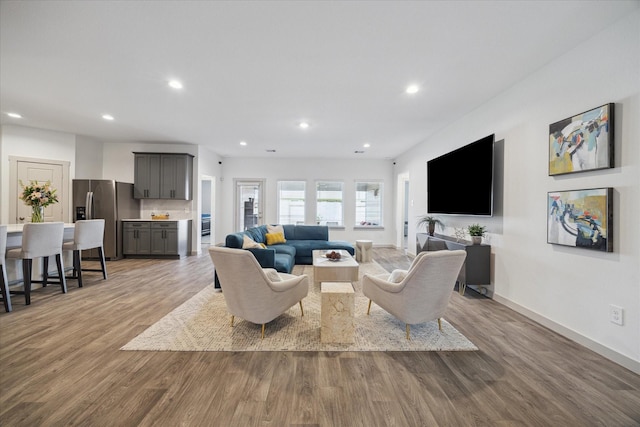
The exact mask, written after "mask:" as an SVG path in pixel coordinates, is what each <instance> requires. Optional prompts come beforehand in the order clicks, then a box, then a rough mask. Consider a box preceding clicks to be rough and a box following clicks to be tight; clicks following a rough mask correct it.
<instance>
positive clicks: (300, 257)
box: [215, 224, 355, 288]
mask: <svg viewBox="0 0 640 427" xmlns="http://www.w3.org/2000/svg"><path fill="white" fill-rule="evenodd" d="M282 228H283V229H284V238H285V240H286V242H285V243H280V244H277V245H267V238H266V235H267V226H266V225H260V226H258V227H253V228H249V229H247V230H245V231H240V232H237V233H232V234H228V235H227V237H226V239H225V246H226V247H228V248H238V249H242V244H243V242H244V236H245V235H246V236H249V237H251V239H252V240H254V241H255V242H257V243H264V244H265V246H266V248H248V249H245V250H247V251H251V252H252V253H253V255H254V256H255V257H256V259H257V260H258V263H259V264H260V265H261V266H262V267H263V268H275V269H276V270H277V271H279V272H281V273H291V271H292V270H293V267H294V266H295V265H296V264H307V265H311V264H313V253H312V252H313V251H314V250H317V249H323V250H329V249H343V250H345V251H347V252H349V253H350V254H351V255H352V256H353V255H354V254H355V248H354V246H353V245H352V244H351V243H349V242H347V241H344V240H329V227H327V226H326V225H292V224H287V225H283V226H282ZM217 276H218V275H217V274H216V277H215V287H216V288H219V287H220V284H219V282H218V277H217Z"/></svg>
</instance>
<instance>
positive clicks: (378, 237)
mask: <svg viewBox="0 0 640 427" xmlns="http://www.w3.org/2000/svg"><path fill="white" fill-rule="evenodd" d="M222 172H223V175H222V178H223V181H222V182H221V184H222V186H221V187H222V192H223V197H222V201H221V203H222V206H224V211H223V212H222V215H218V219H219V220H218V222H219V223H220V222H222V224H221V226H222V228H221V229H220V233H218V237H219V240H220V238H222V239H224V237H225V236H226V235H227V234H229V233H232V232H234V231H236V230H234V224H233V220H234V216H233V214H234V211H233V206H234V203H235V202H234V195H235V189H234V179H247V180H250V179H264V180H266V185H265V189H264V190H265V206H264V223H265V224H266V223H270V224H274V223H277V222H278V217H277V210H278V207H277V203H276V200H277V184H278V181H279V180H294V181H306V183H307V185H306V190H307V191H306V197H307V210H306V211H307V216H309V212H311V211H313V212H315V182H316V181H318V180H340V181H343V182H344V224H345V227H344V229H334V228H331V229H330V230H329V238H330V239H334V240H346V241H349V242H355V241H356V240H357V239H370V240H373V242H374V245H394V244H395V216H394V210H393V201H394V198H395V183H394V181H393V164H392V161H390V160H349V159H316V158H307V159H265V158H243V159H235V158H228V159H224V160H223V165H222ZM366 180H371V181H382V182H383V183H384V190H383V191H384V194H383V203H384V212H383V221H384V228H383V229H362V228H359V229H358V228H354V226H355V201H354V199H355V182H356V181H366ZM309 207H311V210H310V209H309ZM218 212H220V210H218Z"/></svg>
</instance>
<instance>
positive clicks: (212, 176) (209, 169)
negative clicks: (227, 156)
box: [194, 147, 230, 252]
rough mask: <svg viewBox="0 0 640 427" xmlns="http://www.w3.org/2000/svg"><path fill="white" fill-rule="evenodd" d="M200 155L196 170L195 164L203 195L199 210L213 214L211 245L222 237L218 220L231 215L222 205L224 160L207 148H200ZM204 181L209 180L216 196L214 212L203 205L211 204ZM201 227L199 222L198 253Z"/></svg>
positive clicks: (211, 189) (199, 186) (198, 182)
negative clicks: (204, 189)
mask: <svg viewBox="0 0 640 427" xmlns="http://www.w3.org/2000/svg"><path fill="white" fill-rule="evenodd" d="M198 153H199V155H198V157H197V158H196V160H197V161H196V162H194V168H195V167H196V166H195V164H197V177H198V180H197V187H198V194H200V195H202V197H201V198H200V199H199V200H198V205H197V210H198V212H200V213H202V212H207V213H210V214H211V234H210V236H209V237H210V241H211V243H215V242H216V239H217V237H216V236H220V233H222V231H221V227H220V225H219V221H218V219H219V218H221V217H223V216H227V215H230V214H229V213H228V207H226V206H225V205H224V204H222V203H221V197H222V191H220V190H219V188H220V185H219V184H220V179H219V177H220V176H221V175H222V158H221V157H220V156H219V155H218V154H216V153H214V152H213V151H211V150H209V149H208V148H205V147H199V150H198ZM203 180H207V182H208V183H209V184H210V187H209V190H210V191H211V192H213V194H214V196H213V199H214V200H213V206H214V210H213V211H212V212H209V210H210V208H206V209H205V208H204V207H203V205H202V204H203V203H211V197H210V195H205V194H203V186H202V183H203ZM194 185H196V183H194ZM211 187H213V188H211ZM201 225H202V224H201V223H200V222H199V220H198V226H197V227H194V228H196V229H197V233H196V234H195V235H194V241H195V243H196V247H195V248H194V249H195V250H197V251H198V252H201V246H200V242H201V239H202V236H201V233H200V231H201Z"/></svg>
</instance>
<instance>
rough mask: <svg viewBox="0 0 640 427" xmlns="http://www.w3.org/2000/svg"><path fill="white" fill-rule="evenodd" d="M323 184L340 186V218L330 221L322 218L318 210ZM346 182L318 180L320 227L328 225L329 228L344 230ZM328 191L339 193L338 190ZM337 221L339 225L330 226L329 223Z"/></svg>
mask: <svg viewBox="0 0 640 427" xmlns="http://www.w3.org/2000/svg"><path fill="white" fill-rule="evenodd" d="M322 184H329V185H334V184H339V186H340V190H339V191H340V218H331V219H330V221H329V220H328V219H324V220H323V219H322V218H320V212H319V209H318V204H319V201H320V200H321V199H319V197H318V196H319V194H318V193H319V191H321V190H319V188H318V187H319V186H320V185H322ZM344 187H345V186H344V181H337V180H317V181H316V182H315V199H316V211H315V212H316V224H319V225H327V226H328V227H329V228H344ZM326 191H338V190H326ZM336 220H337V222H338V224H328V222H335V221H336ZM323 221H324V222H325V224H322V222H323Z"/></svg>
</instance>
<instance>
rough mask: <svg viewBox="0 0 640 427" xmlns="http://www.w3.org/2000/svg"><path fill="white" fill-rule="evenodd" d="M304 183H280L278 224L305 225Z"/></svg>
mask: <svg viewBox="0 0 640 427" xmlns="http://www.w3.org/2000/svg"><path fill="white" fill-rule="evenodd" d="M304 192H305V182H304V181H278V224H304Z"/></svg>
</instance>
